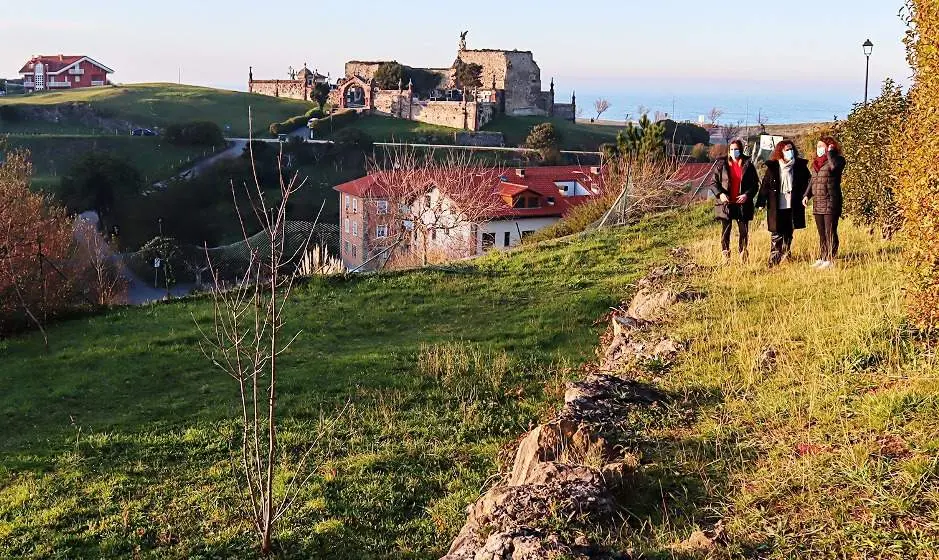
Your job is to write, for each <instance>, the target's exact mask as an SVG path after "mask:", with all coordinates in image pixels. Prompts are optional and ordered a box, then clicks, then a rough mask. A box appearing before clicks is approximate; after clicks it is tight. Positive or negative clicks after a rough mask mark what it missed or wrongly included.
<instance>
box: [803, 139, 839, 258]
mask: <svg viewBox="0 0 939 560" xmlns="http://www.w3.org/2000/svg"><path fill="white" fill-rule="evenodd" d="M816 153H817V155H818V157H817V158H816V159H815V161H814V162H813V163H812V171H813V174H812V181H811V182H810V183H809V189H808V190H807V191H806V192H805V198H804V199H803V200H802V204H803V205H804V206H808V204H809V200H814V205H813V209H812V213H813V214H814V215H815V226H816V227H817V228H818V245H819V257H818V260H817V261H815V264H813V265H812V267H813V268H818V269H820V270H824V269H826V268H831V267H832V266H834V262H835V259H836V258H837V257H838V248H839V240H838V220H839V219H840V218H841V210H842V203H843V202H842V201H843V197H842V195H841V176H842V174H843V173H844V168H845V165H847V161H846V160H845V159H844V156H843V155H842V154H841V146H840V145H839V144H838V141H837V140H835V139H834V138H832V137H831V136H824V137H822V139H821V140H819V141H818V145H817V152H816Z"/></svg>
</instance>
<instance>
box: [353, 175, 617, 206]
mask: <svg viewBox="0 0 939 560" xmlns="http://www.w3.org/2000/svg"><path fill="white" fill-rule="evenodd" d="M480 171H481V173H479V175H480V178H481V182H480V185H481V187H482V185H484V184H491V185H492V191H491V193H492V196H495V197H498V198H499V200H500V201H502V202H503V206H502V207H501V208H500V209H498V210H496V211H495V212H494V213H493V214H492V215H491V216H490V218H492V219H497V218H512V217H515V218H534V217H554V216H557V217H563V216H565V215H567V212H568V211H569V210H570V209H571V208H573V207H575V206H578V205H580V204H583V203H584V202H587V201H588V200H590V198H591V195H581V196H564V194H563V193H562V192H561V191H560V190H559V189H558V186H557V184H556V183H560V182H569V181H576V182H577V183H579V184H580V185H581V186H583V187H584V188H585V189H587V190H588V191H590V192H592V193H594V194H597V193H599V192H600V190H601V189H602V186H603V178H602V175H600V174H599V169H598V168H596V167H589V166H580V165H568V166H556V167H528V168H525V169H506V170H504V171H503V172H502V174H501V175H497V174H496V171H494V170H489V169H485V170H480ZM375 179H376V176H375V175H374V174H373V175H367V176H365V177H361V178H359V179H355V180H353V181H349V182H347V183H343V184H341V185H338V186H336V187H334V190H336V191H338V192H341V193H345V194H350V195H352V196H355V197H359V198H369V197H378V196H381V195H380V194H379V193H376V192H375V191H374V188H375V185H376V181H375ZM526 191H530V192H533V193H535V194H537V195H538V196H539V197H540V198H542V199H543V200H542V205H541V207H539V208H513V207H511V206H510V205H508V204H505V203H504V200H503V198H502V197H503V196H509V197H514V196H518V195H519V194H521V193H523V192H526ZM548 197H550V198H553V199H554V204H550V202H549V201H548Z"/></svg>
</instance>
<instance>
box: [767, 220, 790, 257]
mask: <svg viewBox="0 0 939 560" xmlns="http://www.w3.org/2000/svg"><path fill="white" fill-rule="evenodd" d="M793 231H794V230H793V227H792V210H791V209H788V210H778V211H777V212H776V231H774V232H771V235H770V249H769V264H770V265H777V264H779V263H780V262H782V260H783V259H786V258H789V254H790V253H791V252H792V234H793Z"/></svg>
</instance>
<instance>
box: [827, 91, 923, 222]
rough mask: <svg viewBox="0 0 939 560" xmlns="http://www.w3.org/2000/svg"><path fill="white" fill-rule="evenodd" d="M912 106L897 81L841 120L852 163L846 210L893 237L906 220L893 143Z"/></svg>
mask: <svg viewBox="0 0 939 560" xmlns="http://www.w3.org/2000/svg"><path fill="white" fill-rule="evenodd" d="M907 107H908V99H907V96H906V95H904V94H903V92H902V91H901V90H900V86H898V85H896V84H895V83H894V82H893V80H890V79H887V80H886V81H885V82H884V86H883V93H881V94H880V96H879V97H877V98H876V99H874V100H873V101H872V102H870V103H869V104H868V105H864V104H861V103H859V104H857V105H855V106H854V110H853V111H851V114H850V115H849V116H848V118H847V120H845V121H844V122H842V123H841V126H840V132H841V135H840V136H841V142H842V146H843V148H844V153H845V157H846V158H848V161H849V162H850V164H849V165H848V167H847V168H846V169H845V172H844V184H843V188H844V209H845V213H846V214H847V215H850V216H851V217H853V218H854V219H855V220H856V221H857V222H859V223H863V224H865V225H867V226H870V227H880V228H881V230H882V231H883V234H884V236H885V237H891V236H892V235H893V234H894V233H895V232H896V231H897V230H898V229H899V228H900V225H901V223H902V214H901V212H900V209H899V208H898V207H897V203H896V200H895V197H894V192H893V187H894V180H893V178H892V177H891V175H892V172H893V170H892V169H891V167H892V162H891V156H890V153H889V151H890V145H891V142H892V141H893V140H894V137H895V136H896V134H897V132H898V130H899V128H900V126H901V125H902V124H903V120H904V118H905V116H906V112H907Z"/></svg>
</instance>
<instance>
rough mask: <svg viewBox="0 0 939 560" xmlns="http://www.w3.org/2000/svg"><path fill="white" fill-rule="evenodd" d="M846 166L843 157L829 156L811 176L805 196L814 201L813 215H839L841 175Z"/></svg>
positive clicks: (842, 201) (842, 205)
mask: <svg viewBox="0 0 939 560" xmlns="http://www.w3.org/2000/svg"><path fill="white" fill-rule="evenodd" d="M846 165H847V161H846V160H845V159H844V157H843V156H841V155H840V154H831V155H829V156H828V161H826V162H825V165H823V166H822V167H821V169H819V170H818V171H816V172H815V173H814V174H813V175H812V181H811V182H810V183H809V190H807V191H805V196H806V198H809V199H812V200H814V201H815V204H814V205H813V209H812V213H813V214H831V215H833V216H840V215H841V210H842V208H843V207H844V198H843V197H842V195H841V175H842V174H843V173H844V168H845V166H846ZM813 171H814V166H813Z"/></svg>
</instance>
